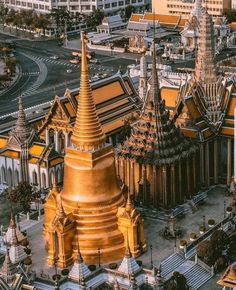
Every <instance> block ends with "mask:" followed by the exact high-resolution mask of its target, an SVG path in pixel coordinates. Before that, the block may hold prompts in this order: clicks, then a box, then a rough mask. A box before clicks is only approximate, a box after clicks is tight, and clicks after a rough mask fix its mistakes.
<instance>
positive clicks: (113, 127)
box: [102, 120, 124, 133]
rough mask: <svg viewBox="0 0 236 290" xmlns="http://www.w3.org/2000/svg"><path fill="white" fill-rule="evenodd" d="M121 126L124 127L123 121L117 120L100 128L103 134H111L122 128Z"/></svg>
mask: <svg viewBox="0 0 236 290" xmlns="http://www.w3.org/2000/svg"><path fill="white" fill-rule="evenodd" d="M123 125H124V121H123V120H117V121H116V122H113V123H108V124H104V125H103V126H102V127H103V131H104V133H107V132H111V131H114V130H116V129H118V128H120V127H122V126H123Z"/></svg>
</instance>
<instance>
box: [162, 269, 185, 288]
mask: <svg viewBox="0 0 236 290" xmlns="http://www.w3.org/2000/svg"><path fill="white" fill-rule="evenodd" d="M188 289H189V286H188V284H187V279H186V278H185V276H184V275H183V274H180V273H179V272H174V273H173V276H172V277H171V278H170V280H169V281H168V283H167V286H166V290H188Z"/></svg>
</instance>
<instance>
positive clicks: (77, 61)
mask: <svg viewBox="0 0 236 290" xmlns="http://www.w3.org/2000/svg"><path fill="white" fill-rule="evenodd" d="M70 63H73V64H79V63H80V61H79V60H78V59H71V60H70Z"/></svg>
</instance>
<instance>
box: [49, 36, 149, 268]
mask: <svg viewBox="0 0 236 290" xmlns="http://www.w3.org/2000/svg"><path fill="white" fill-rule="evenodd" d="M81 38H82V57H81V82H80V92H79V103H78V108H77V113H76V120H75V124H74V129H73V133H72V136H71V146H70V147H68V148H67V149H66V154H65V159H64V180H63V189H62V190H61V192H59V189H58V187H57V186H56V184H54V187H53V189H52V191H51V192H50V194H49V196H48V199H47V201H46V203H45V205H44V209H45V223H44V237H45V242H46V248H47V249H48V263H49V264H50V265H54V263H55V259H58V262H57V263H58V266H59V267H61V268H63V267H67V266H69V265H71V264H73V262H74V261H75V258H76V257H77V255H78V253H77V252H78V247H79V248H80V251H81V254H82V256H83V258H84V260H85V261H86V262H87V263H91V264H93V263H95V264H96V260H97V253H98V249H99V251H100V253H101V257H100V258H101V263H110V262H113V261H117V260H119V259H121V258H122V257H123V255H124V252H125V247H126V245H127V244H128V245H129V247H130V251H131V253H132V255H133V256H138V255H140V253H141V252H142V251H144V250H145V249H146V242H145V238H144V232H143V220H142V218H141V216H140V214H139V213H138V212H137V211H136V210H135V209H134V207H133V205H132V203H131V201H130V197H129V193H128V197H127V201H126V202H125V200H124V196H123V192H122V189H121V187H120V186H119V183H118V179H117V176H116V170H115V158H114V153H113V149H112V146H111V144H109V143H106V136H105V134H104V132H103V129H102V126H101V123H100V121H99V118H98V116H97V112H96V107H95V102H94V98H93V95H92V89H91V85H90V82H89V73H88V65H87V58H86V48H85V37H84V34H83V33H82V37H81Z"/></svg>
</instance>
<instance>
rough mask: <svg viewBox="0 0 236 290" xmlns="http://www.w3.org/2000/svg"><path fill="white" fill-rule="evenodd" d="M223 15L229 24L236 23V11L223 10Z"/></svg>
mask: <svg viewBox="0 0 236 290" xmlns="http://www.w3.org/2000/svg"><path fill="white" fill-rule="evenodd" d="M223 14H224V16H225V17H226V18H227V20H228V22H229V23H230V22H235V21H236V9H226V10H224V12H223Z"/></svg>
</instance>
